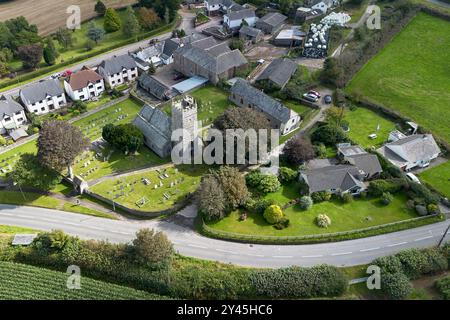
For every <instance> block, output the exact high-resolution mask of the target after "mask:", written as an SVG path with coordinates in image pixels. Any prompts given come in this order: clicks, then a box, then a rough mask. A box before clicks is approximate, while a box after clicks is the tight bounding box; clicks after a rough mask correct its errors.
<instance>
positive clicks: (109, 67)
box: [98, 54, 137, 77]
mask: <svg viewBox="0 0 450 320" xmlns="http://www.w3.org/2000/svg"><path fill="white" fill-rule="evenodd" d="M134 68H137V65H136V61H134V59H133V58H132V57H131V56H129V55H128V54H124V55H121V56H114V57H112V58H110V59H108V60H103V61H102V63H100V65H99V66H98V73H99V74H101V75H102V76H104V77H108V76H111V75H113V74H116V73H119V72H122V70H123V69H127V70H131V69H134Z"/></svg>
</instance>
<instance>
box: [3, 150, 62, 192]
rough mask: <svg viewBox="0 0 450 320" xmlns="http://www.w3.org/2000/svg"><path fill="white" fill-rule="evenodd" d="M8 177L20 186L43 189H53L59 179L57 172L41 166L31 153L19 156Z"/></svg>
mask: <svg viewBox="0 0 450 320" xmlns="http://www.w3.org/2000/svg"><path fill="white" fill-rule="evenodd" d="M8 178H10V179H11V180H12V181H13V182H14V183H17V184H18V185H19V186H21V187H22V186H26V187H31V188H36V189H39V190H43V191H48V190H51V189H53V188H54V187H55V186H56V185H57V184H58V183H59V182H60V181H61V176H60V174H59V173H58V172H56V171H55V170H53V169H50V168H48V167H45V166H42V165H41V164H40V163H39V161H38V159H37V158H36V156H35V155H33V154H31V153H25V154H23V155H22V156H21V157H20V159H19V160H18V161H17V162H16V164H15V166H14V170H13V171H11V172H10V173H9V174H8Z"/></svg>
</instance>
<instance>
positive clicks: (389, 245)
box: [387, 241, 408, 247]
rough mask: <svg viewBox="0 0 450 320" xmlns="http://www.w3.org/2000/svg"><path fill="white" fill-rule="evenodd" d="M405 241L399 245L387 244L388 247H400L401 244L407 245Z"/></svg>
mask: <svg viewBox="0 0 450 320" xmlns="http://www.w3.org/2000/svg"><path fill="white" fill-rule="evenodd" d="M407 243H408V242H407V241H404V242H399V243H393V244H388V245H387V246H388V247H396V246H401V245H402V244H407Z"/></svg>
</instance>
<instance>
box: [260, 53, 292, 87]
mask: <svg viewBox="0 0 450 320" xmlns="http://www.w3.org/2000/svg"><path fill="white" fill-rule="evenodd" d="M296 71H297V64H296V63H295V62H294V61H292V60H291V59H287V58H278V59H275V60H273V61H272V62H271V63H270V64H269V65H268V66H267V68H265V69H264V70H263V72H261V73H260V74H259V75H258V77H257V78H256V81H260V80H270V81H272V82H274V83H275V84H277V85H278V86H280V87H284V86H285V85H286V83H288V81H289V80H290V79H291V77H292V75H293V74H294V73H295V72H296Z"/></svg>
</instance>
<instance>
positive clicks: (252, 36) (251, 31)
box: [239, 26, 263, 44]
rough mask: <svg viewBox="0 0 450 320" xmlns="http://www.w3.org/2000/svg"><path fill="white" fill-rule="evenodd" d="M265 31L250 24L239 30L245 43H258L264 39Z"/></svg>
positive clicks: (240, 37)
mask: <svg viewBox="0 0 450 320" xmlns="http://www.w3.org/2000/svg"><path fill="white" fill-rule="evenodd" d="M262 38H263V33H262V31H261V30H259V29H256V28H252V27H249V26H243V27H242V28H241V29H240V30H239V39H241V40H242V41H244V42H245V43H253V44H255V43H258V42H260V41H261V40H262Z"/></svg>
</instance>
